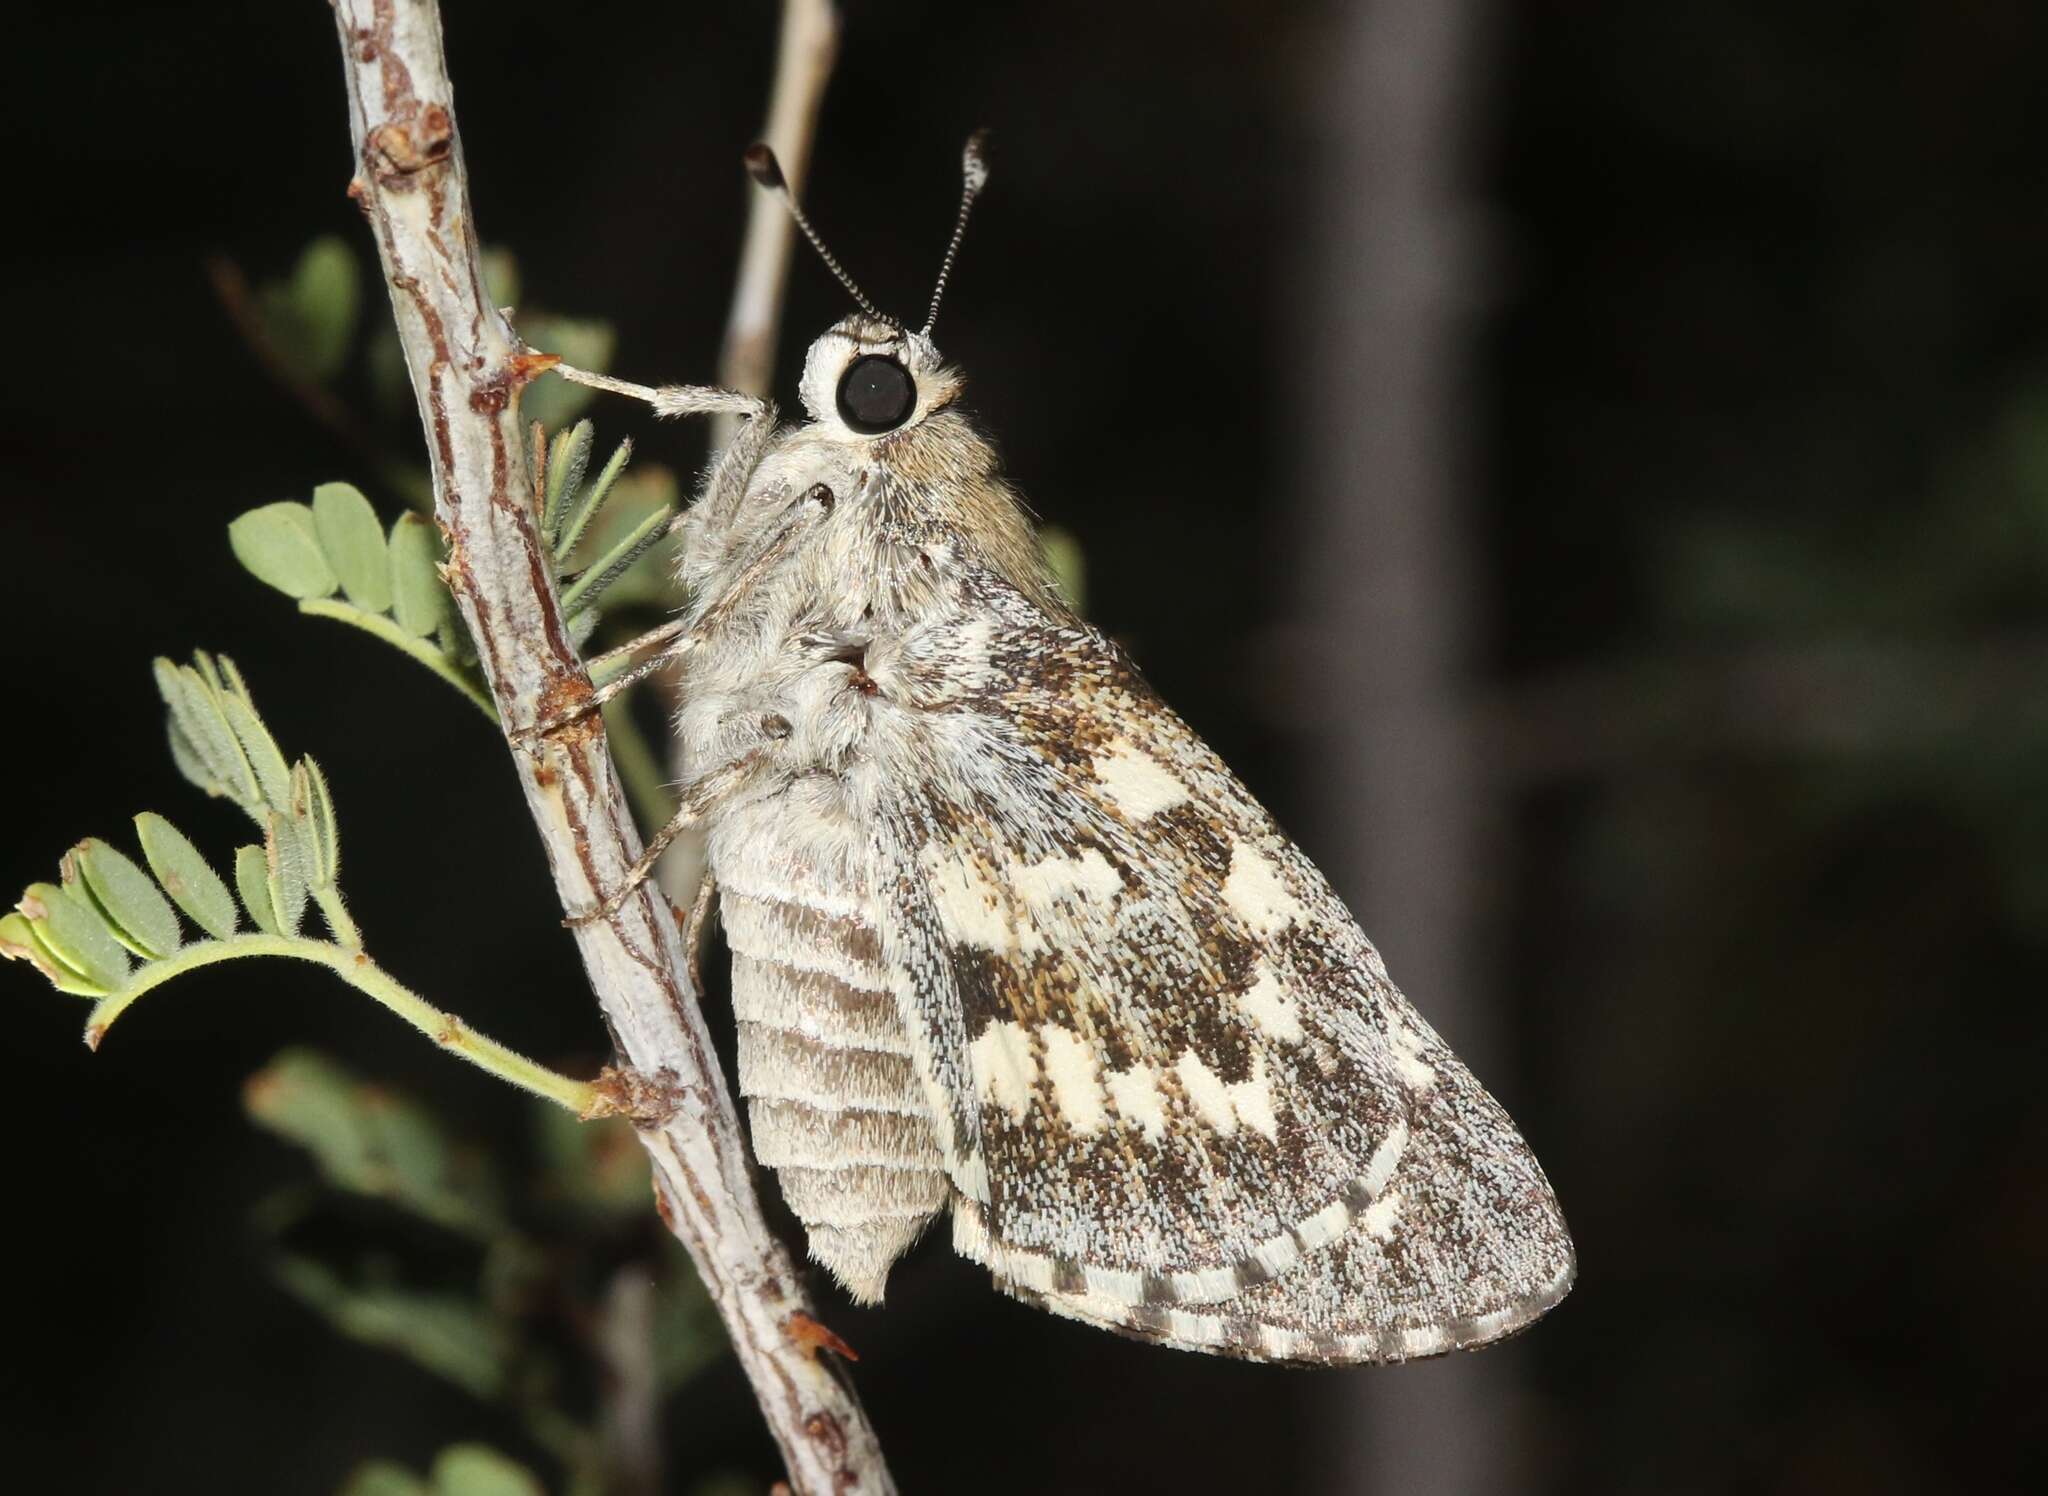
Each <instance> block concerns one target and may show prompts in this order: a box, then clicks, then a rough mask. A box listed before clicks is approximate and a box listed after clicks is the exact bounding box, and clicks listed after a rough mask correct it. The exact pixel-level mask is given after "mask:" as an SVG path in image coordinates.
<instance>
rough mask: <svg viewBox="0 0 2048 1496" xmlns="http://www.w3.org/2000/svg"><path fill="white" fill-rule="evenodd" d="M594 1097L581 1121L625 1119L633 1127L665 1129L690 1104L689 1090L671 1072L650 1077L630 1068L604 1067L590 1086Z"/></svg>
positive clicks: (662, 1072)
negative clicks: (609, 1118)
mask: <svg viewBox="0 0 2048 1496" xmlns="http://www.w3.org/2000/svg"><path fill="white" fill-rule="evenodd" d="M593 1085H594V1087H595V1094H594V1095H593V1096H592V1098H591V1101H590V1105H589V1106H587V1107H585V1108H584V1109H583V1120H584V1121H585V1122H595V1121H596V1120H597V1119H598V1118H600V1117H624V1118H625V1119H626V1120H627V1121H628V1122H631V1123H632V1124H633V1125H634V1126H635V1127H662V1126H665V1125H666V1124H667V1123H668V1122H669V1120H670V1119H671V1118H673V1117H674V1116H675V1115H676V1113H678V1112H680V1111H682V1110H683V1108H684V1107H685V1106H687V1105H688V1104H689V1102H690V1099H691V1098H690V1088H689V1087H688V1086H686V1085H683V1084H682V1083H681V1082H680V1081H678V1080H677V1079H676V1074H675V1072H674V1071H673V1070H666V1069H665V1070H662V1071H659V1072H657V1073H656V1074H653V1075H648V1074H646V1073H645V1072H644V1071H639V1070H635V1069H633V1068H632V1067H631V1066H629V1065H607V1066H605V1067H604V1069H602V1070H600V1071H598V1073H597V1080H596V1081H595V1082H594V1083H593Z"/></svg>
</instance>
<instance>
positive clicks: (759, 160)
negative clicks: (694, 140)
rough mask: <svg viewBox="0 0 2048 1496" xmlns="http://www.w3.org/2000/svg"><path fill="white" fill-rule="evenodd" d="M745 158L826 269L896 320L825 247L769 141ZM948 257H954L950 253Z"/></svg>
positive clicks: (869, 307) (859, 301)
mask: <svg viewBox="0 0 2048 1496" xmlns="http://www.w3.org/2000/svg"><path fill="white" fill-rule="evenodd" d="M743 159H744V160H745V161H746V163H747V175H748V176H750V177H752V178H753V179H754V180H755V181H756V182H758V183H760V184H761V186H763V187H766V188H767V189H768V190H769V191H770V192H772V193H774V194H775V195H776V196H777V197H779V198H781V199H782V206H783V207H785V208H787V209H789V216H790V217H791V218H793V219H795V220H796V226H797V227H798V228H800V229H802V230H803V233H804V237H805V238H806V239H808V240H810V241H811V248H813V249H815V250H816V251H817V252H818V258H819V259H821V260H823V261H824V262H825V268H826V269H827V270H829V271H831V272H832V274H833V276H834V277H835V278H837V280H838V282H839V284H840V285H842V286H844V287H846V289H847V292H848V293H849V294H850V295H851V296H852V297H853V299H854V302H855V304H856V305H858V306H859V307H860V309H861V310H862V311H864V312H866V313H867V314H868V315H869V316H870V317H873V318H874V319H875V320H876V321H877V322H889V321H893V320H894V319H893V318H889V317H885V316H883V315H882V314H881V313H880V312H878V311H876V310H875V304H874V303H873V302H872V301H869V300H868V299H867V297H866V296H865V295H863V294H862V292H861V289H860V287H859V286H856V285H855V284H854V283H853V277H852V276H850V275H848V274H847V273H846V267H845V266H843V265H841V264H840V263H839V261H837V260H836V259H834V258H833V257H832V251H831V250H829V249H827V248H826V247H825V241H824V240H823V239H820V238H819V237H818V231H817V230H816V229H814V228H812V227H811V221H810V219H808V218H806V217H804V210H803V209H802V208H799V207H798V206H797V205H796V199H795V198H794V197H793V196H791V195H790V191H789V178H787V177H785V176H784V175H783V174H782V163H781V162H780V161H777V160H776V159H775V152H774V151H772V150H770V149H769V148H768V144H767V142H766V141H759V142H756V143H755V144H753V145H750V146H748V147H747V153H746V156H745V157H744V158H743ZM963 212H964V210H963ZM948 259H949V260H950V259H951V256H950V255H949V256H948ZM940 284H941V285H944V284H945V278H944V277H943V276H941V277H940Z"/></svg>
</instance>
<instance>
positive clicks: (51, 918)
mask: <svg viewBox="0 0 2048 1496" xmlns="http://www.w3.org/2000/svg"><path fill="white" fill-rule="evenodd" d="M15 907H16V908H17V909H19V910H20V912H21V914H22V916H23V918H25V919H27V920H28V922H29V924H30V926H31V927H32V928H33V931H34V933H35V935H36V936H37V937H38V938H39V939H40V940H41V941H42V942H43V944H44V945H46V946H48V947H49V949H50V952H51V954H52V955H54V956H55V957H56V958H57V959H58V960H59V961H60V962H62V963H63V964H64V965H65V966H68V967H70V968H71V969H72V970H73V971H75V972H77V973H78V974H79V975H80V976H82V977H84V978H85V980H86V981H88V982H90V983H91V984H92V985H93V986H95V987H98V988H100V989H101V990H103V991H106V992H112V991H114V990H115V989H116V988H118V987H119V986H120V985H121V984H122V983H123V982H125V981H127V980H128V952H127V951H126V950H124V949H122V946H121V942H120V941H118V940H116V939H115V938H114V932H113V931H112V930H110V929H108V928H107V924H106V921H105V920H103V919H101V918H100V915H99V911H98V910H96V909H94V908H93V907H92V905H91V904H90V903H88V902H87V901H86V900H85V899H84V898H82V897H76V898H75V897H73V896H72V895H71V894H70V893H69V892H68V891H67V890H65V889H62V888H59V887H58V886H57V885H56V884H54V883H31V884H30V885H29V886H28V890H27V892H25V893H23V894H22V896H21V902H20V903H19V904H18V905H16V906H15Z"/></svg>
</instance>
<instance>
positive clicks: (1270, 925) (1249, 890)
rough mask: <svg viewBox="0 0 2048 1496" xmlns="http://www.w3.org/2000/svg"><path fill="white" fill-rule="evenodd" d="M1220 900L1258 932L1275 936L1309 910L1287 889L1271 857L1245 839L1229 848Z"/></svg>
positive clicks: (1254, 931) (1255, 932)
mask: <svg viewBox="0 0 2048 1496" xmlns="http://www.w3.org/2000/svg"><path fill="white" fill-rule="evenodd" d="M1223 902H1224V903H1226V904H1228V905H1229V906H1230V909H1231V912H1232V913H1234V914H1235V915H1236V916H1237V917H1238V918H1239V919H1241V920H1243V921H1244V922H1245V924H1246V925H1247V926H1248V927H1249V928H1250V929H1251V930H1252V932H1253V933H1254V934H1257V935H1276V934H1278V933H1279V932H1280V931H1282V930H1284V929H1286V928H1287V927H1288V926H1289V925H1290V924H1292V923H1294V921H1295V920H1297V919H1299V918H1301V916H1302V915H1303V914H1305V913H1307V912H1308V911H1307V910H1305V909H1304V908H1303V907H1302V904H1301V901H1300V900H1299V899H1297V898H1296V897H1295V896H1294V894H1293V893H1292V892H1291V891H1290V890H1289V889H1288V887H1287V883H1286V881H1285V880H1284V879H1283V878H1282V877H1281V876H1280V869H1279V868H1278V867H1276V866H1275V865H1274V863H1273V860H1272V859H1271V858H1270V857H1268V856H1266V854H1265V853H1263V852H1261V851H1260V850H1259V849H1258V848H1257V847H1254V846H1251V845H1249V844H1247V843H1245V842H1239V843H1238V844H1237V846H1236V847H1235V848H1233V849H1232V851H1231V854H1230V875H1229V876H1228V877H1227V878H1225V879H1224V880H1223Z"/></svg>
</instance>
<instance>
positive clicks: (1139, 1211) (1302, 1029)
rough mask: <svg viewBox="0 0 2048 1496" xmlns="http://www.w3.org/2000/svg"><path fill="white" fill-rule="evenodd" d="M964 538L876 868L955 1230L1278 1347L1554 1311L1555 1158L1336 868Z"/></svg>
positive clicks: (881, 800) (913, 647)
mask: <svg viewBox="0 0 2048 1496" xmlns="http://www.w3.org/2000/svg"><path fill="white" fill-rule="evenodd" d="M935 550H936V554H937V555H938V557H939V561H940V564H939V567H938V571H939V574H940V575H939V585H938V587H937V591H938V593H939V597H938V599H937V603H936V605H935V606H932V607H930V608H928V609H926V610H924V612H923V617H922V620H921V622H920V623H919V624H918V625H917V626H916V627H914V628H913V629H912V630H910V631H909V632H908V633H906V634H905V635H904V636H903V637H902V639H901V640H900V641H898V642H897V643H896V644H895V645H893V646H892V652H891V654H890V655H889V656H888V657H887V658H883V659H878V660H876V661H875V662H874V663H873V665H872V668H875V669H877V670H878V671H886V672H887V674H888V675H889V677H890V679H891V680H892V681H893V682H894V686H893V688H892V694H894V695H895V696H896V697H897V699H898V700H899V702H900V703H901V705H903V706H904V707H905V708H907V710H906V711H904V712H903V713H901V714H900V716H899V717H898V718H897V721H896V725H895V726H894V727H893V728H892V731H893V732H894V733H896V734H898V736H897V737H896V739H895V741H894V742H892V743H891V744H890V746H889V751H888V753H887V754H886V755H885V757H886V758H887V759H888V760H889V761H890V762H891V763H892V765H893V767H892V772H891V773H890V774H889V775H888V776H887V778H886V780H881V781H878V782H877V784H876V785H875V786H874V787H873V793H874V795H875V797H876V799H875V803H876V805H877V807H878V814H877V817H876V835H877V838H878V844H877V848H876V860H875V864H874V865H875V868H876V871H877V883H876V891H877V894H878V897H879V901H880V903H881V904H882V905H883V919H882V927H883V928H882V936H883V944H884V954H885V959H886V961H887V964H888V965H889V966H890V968H891V969H892V971H893V972H894V973H895V980H896V982H897V997H898V1002H899V1006H900V1008H901V1011H902V1015H903V1019H904V1023H905V1027H906V1030H907V1032H908V1033H909V1035H910V1039H911V1047H912V1049H913V1052H914V1058H915V1060H916V1062H917V1064H918V1067H919V1069H920V1073H921V1074H922V1075H923V1077H924V1079H925V1081H926V1084H927V1088H928V1095H929V1097H930V1101H931V1105H932V1110H933V1115H934V1116H935V1117H936V1118H938V1119H940V1124H939V1130H940V1134H941V1142H942V1145H943V1146H944V1148H945V1152H946V1155H947V1160H948V1167H949V1171H950V1173H951V1175H952V1177H953V1180H954V1184H955V1187H956V1189H957V1190H958V1192H959V1198H958V1199H957V1200H956V1201H955V1207H954V1217H955V1225H954V1231H955V1242H956V1245H957V1246H959V1248H960V1249H961V1250H962V1251H963V1252H965V1253H966V1254H967V1255H969V1256H971V1257H974V1258H976V1259H977V1260H980V1261H983V1262H985V1263H987V1264H988V1266H989V1267H990V1269H991V1270H992V1271H993V1273H994V1274H995V1276H996V1277H997V1279H998V1281H999V1282H1001V1283H1002V1284H1003V1285H1004V1286H1005V1287H1006V1288H1007V1289H1009V1290H1010V1291H1011V1292H1013V1293H1016V1294H1018V1295H1019V1296H1023V1297H1029V1298H1032V1299H1034V1300H1036V1301H1039V1302H1042V1303H1043V1304H1045V1306H1046V1307H1048V1308H1051V1309H1054V1310H1056V1311H1057V1312H1060V1313H1064V1314H1069V1315H1072V1316H1074V1317H1076V1318H1081V1319H1085V1320H1088V1321H1090V1322H1092V1323H1097V1324H1102V1325H1105V1326H1107V1327H1109V1328H1113V1329H1118V1330H1122V1331H1125V1332H1128V1333H1133V1334H1140V1335H1147V1336H1152V1337H1155V1338H1159V1339H1162V1340H1165V1341H1168V1342H1170V1343H1174V1344H1180V1345H1186V1346H1190V1347H1195V1348H1201V1349H1210V1350H1220V1351H1224V1352H1227V1353H1232V1354H1239V1355H1247V1356H1255V1357H1260V1358H1266V1359H1297V1360H1322V1361H1328V1360H1388V1359H1399V1358H1401V1357H1404V1356H1412V1355H1424V1354H1431V1353H1434V1352H1436V1351H1439V1350H1445V1349H1451V1348H1453V1347H1455V1346H1457V1345H1462V1344H1472V1343H1478V1342H1479V1341H1481V1340H1485V1339H1492V1338H1495V1337H1497V1336H1498V1335H1500V1334H1504V1333H1507V1332H1508V1331H1509V1330H1512V1329H1514V1328H1517V1327H1519V1325H1520V1324H1522V1323H1526V1322H1527V1321H1528V1320H1529V1319H1533V1318H1534V1317H1535V1315H1536V1314H1538V1313H1540V1312H1541V1311H1542V1309H1544V1308H1547V1307H1548V1306H1549V1305H1550V1304H1551V1303H1554V1302H1555V1301H1556V1300H1557V1299H1558V1298H1559V1297H1561V1296H1562V1294H1563V1292H1564V1290H1565V1288H1566V1287H1567V1286H1568V1283H1569V1277H1570V1271H1571V1251H1570V1245H1569V1239H1568V1238H1567V1237H1566V1235H1565V1232H1564V1227H1563V1223H1562V1220H1561V1219H1560V1217H1559V1216H1558V1213H1557V1208H1556V1204H1555V1201H1554V1199H1553V1198H1552V1196H1551V1192H1550V1189H1549V1186H1548V1184H1547V1183H1546V1182H1545V1181H1544V1179H1543V1175H1542V1172H1541V1170H1540V1169H1539V1168H1538V1167H1537V1165H1536V1163H1535V1160H1534V1159H1533V1158H1532V1157H1531V1156H1530V1155H1529V1152H1528V1149H1527V1147H1526V1145H1525V1144H1523V1142H1522V1140H1521V1138H1520V1137H1519V1135H1518V1134H1517V1133H1516V1132H1515V1129H1514V1127H1513V1124H1512V1123H1511V1122H1509V1121H1508V1119H1507V1117H1506V1115H1505V1114H1504V1113H1503V1112H1502V1111H1501V1110H1500V1108H1499V1107H1498V1106H1497V1105H1496V1104H1495V1103H1494V1102H1493V1101H1492V1099H1491V1098H1490V1097H1488V1096H1487V1095H1486V1093H1485V1092H1484V1091H1483V1090H1481V1089H1480V1087H1479V1086H1478V1084H1477V1083H1476V1082H1475V1081H1473V1079H1472V1078H1471V1076H1470V1075H1469V1074H1468V1073H1467V1072H1466V1071H1465V1070H1464V1068H1463V1067H1462V1066H1461V1065H1459V1063H1458V1062H1457V1061H1456V1060H1455V1059H1454V1058H1453V1057H1452V1056H1451V1055H1450V1053H1449V1052H1448V1050H1446V1049H1445V1048H1444V1046H1443V1045H1442V1043H1441V1041H1440V1040H1438V1038H1437V1037H1436V1035H1435V1034H1434V1033H1433V1032H1432V1031H1431V1030H1430V1029H1429V1027H1428V1025H1427V1024H1425V1023H1423V1022H1422V1020H1421V1019H1420V1018H1419V1017H1417V1016H1416V1015H1415V1013H1414V1011H1413V1010H1412V1009H1411V1008H1410V1007H1409V1006H1408V1004H1407V1003H1406V1002H1405V1000H1403V998H1402V997H1401V995H1400V993H1399V992H1398V991H1397V990H1396V989H1395V988H1394V986H1393V985H1392V983H1391V982H1390V981H1389V980H1388V978H1387V975H1386V970H1385V968H1384V966H1383V965H1382V964H1381V962H1380V960H1379V957H1378V955H1377V953H1376V952H1375V951H1374V950H1373V948H1372V946H1371V944H1370V943H1369V942H1368V941H1367V940H1366V938H1365V936H1364V935H1363V934H1362V933H1361V932H1360V930H1359V928H1358V926H1357V925H1356V923H1355V922H1354V921H1353V920H1352V919H1351V917H1350V915H1349V913H1348V912H1347V911H1346V910H1345V909H1344V907H1343V905H1342V903H1341V902H1340V901H1339V900H1338V899H1337V897H1336V896H1335V894H1334V893H1333V892H1332V891H1331V890H1330V888H1329V886H1328V885H1327V883H1326V882H1325V881H1324V880H1323V878H1322V877H1321V875H1320V874H1319V873H1318V872H1317V871H1316V870H1315V868H1314V867H1313V866H1312V865H1311V864H1310V863H1309V862H1308V860H1307V859H1306V858H1305V857H1303V856H1302V854H1301V853H1300V851H1299V850H1298V849H1297V848H1295V847H1294V845H1293V844H1292V842H1290V841H1289V840H1288V839H1287V838H1286V836H1285V835H1284V834H1283V833H1282V832H1281V831H1280V830H1279V829H1278V827H1277V826H1275V824H1274V823H1273V820H1272V818H1271V817H1270V816H1269V815H1267V813H1266V812H1265V811H1264V809H1263V808H1262V807H1260V806H1259V805H1258V803H1257V802H1256V801H1255V800H1254V799H1253V798H1252V797H1251V796H1250V794H1249V793H1248V792H1247V791H1246V790H1245V789H1244V787H1243V786H1242V785H1241V784H1240V783H1239V782H1238V781H1237V779H1236V778H1235V776H1233V775H1232V774H1231V773H1230V771H1229V769H1228V768H1227V767H1226V766H1225V765H1224V764H1223V763H1222V761H1221V760H1220V759H1218V758H1217V756H1216V755H1215V754H1214V753H1213V752H1212V751H1211V750H1210V749H1209V748H1208V747H1207V745H1206V744H1204V743H1203V742H1202V741H1201V740H1200V739H1199V738H1197V737H1196V736H1195V735H1194V734H1193V733H1192V732H1191V731H1190V730H1189V729H1188V728H1187V727H1186V725H1185V724H1184V723H1182V722H1181V721H1180V720H1179V718H1177V717H1176V716H1174V715H1173V713H1172V712H1171V711H1170V710H1168V709H1167V708H1166V707H1165V706H1164V705H1163V704H1162V703H1161V702H1160V701H1159V700H1158V698H1157V697H1156V696H1155V695H1154V694H1153V693H1152V691H1151V690H1150V688H1149V687H1147V686H1146V685H1145V683H1144V682H1143V680H1142V679H1141V678H1140V677H1139V676H1138V674H1137V672H1136V671H1135V670H1134V669H1133V668H1132V667H1131V665H1130V664H1129V662H1128V661H1127V660H1126V659H1125V658H1124V656H1123V655H1122V653H1121V651H1119V650H1118V649H1117V648H1116V647H1115V646H1114V645H1112V644H1110V643H1109V642H1108V641H1107V640H1106V639H1104V638H1103V637H1102V636H1101V635H1100V634H1099V633H1097V632H1095V631H1094V630H1092V629H1088V628H1086V627H1082V626H1079V625H1076V624H1073V623H1070V622H1066V621H1063V620H1059V619H1055V618H1052V617H1050V616H1048V615H1047V614H1046V613H1045V612H1044V611H1043V610H1041V609H1040V608H1039V607H1038V606H1036V605H1035V604H1033V603H1032V602H1030V601H1029V600H1028V599H1026V598H1025V597H1023V596H1022V595H1021V594H1020V593H1019V592H1018V591H1017V590H1016V589H1015V588H1014V587H1012V586H1010V585H1009V584H1008V583H1007V582H1006V581H1004V580H1003V579H1002V578H1001V577H999V576H996V575H994V574H993V573H991V572H990V571H988V570H986V569H984V568H981V567H979V566H977V565H975V564H973V563H972V562H971V561H967V560H960V559H958V558H957V557H955V556H953V555H952V554H951V553H950V551H949V550H948V549H946V548H944V547H943V546H941V547H937V548H935Z"/></svg>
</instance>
